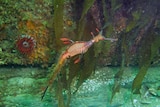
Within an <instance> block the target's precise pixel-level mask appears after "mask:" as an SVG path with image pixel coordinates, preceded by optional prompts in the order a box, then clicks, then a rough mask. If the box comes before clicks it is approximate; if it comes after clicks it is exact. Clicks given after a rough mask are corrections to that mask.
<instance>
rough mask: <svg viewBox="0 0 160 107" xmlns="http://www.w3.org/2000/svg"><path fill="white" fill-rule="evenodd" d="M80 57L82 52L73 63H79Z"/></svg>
mask: <svg viewBox="0 0 160 107" xmlns="http://www.w3.org/2000/svg"><path fill="white" fill-rule="evenodd" d="M82 57H83V54H81V55H79V57H78V58H76V59H75V60H74V64H77V63H79V62H80V61H81V59H82Z"/></svg>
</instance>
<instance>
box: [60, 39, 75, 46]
mask: <svg viewBox="0 0 160 107" xmlns="http://www.w3.org/2000/svg"><path fill="white" fill-rule="evenodd" d="M60 40H61V41H62V42H63V44H65V45H68V44H71V43H74V41H73V40H71V39H69V38H60Z"/></svg>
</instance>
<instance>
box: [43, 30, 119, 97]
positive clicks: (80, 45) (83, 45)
mask: <svg viewBox="0 0 160 107" xmlns="http://www.w3.org/2000/svg"><path fill="white" fill-rule="evenodd" d="M101 40H110V41H111V42H113V41H117V39H113V38H105V37H104V36H102V34H101V32H100V33H99V34H98V35H97V36H95V37H94V38H93V39H91V40H90V41H76V42H73V41H72V40H70V39H68V38H61V41H62V42H63V43H64V44H70V45H69V47H68V48H67V49H66V50H65V51H64V52H63V53H62V54H61V56H60V57H59V60H58V63H57V64H56V66H55V68H54V72H53V74H52V75H51V78H50V79H49V81H48V84H47V87H46V88H45V90H44V92H43V94H42V99H43V97H44V95H45V93H46V91H47V89H48V87H49V86H50V85H52V83H53V82H54V80H55V79H56V77H57V75H58V73H59V72H60V71H61V68H62V67H63V66H64V65H65V63H66V61H67V59H69V58H71V57H73V56H76V55H82V54H84V53H86V52H87V51H88V49H89V48H90V47H91V46H92V45H93V44H94V43H95V42H99V41H101ZM79 61H80V58H78V59H77V60H75V62H74V63H78V62H79Z"/></svg>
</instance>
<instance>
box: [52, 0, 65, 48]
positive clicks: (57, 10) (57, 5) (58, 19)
mask: <svg viewBox="0 0 160 107" xmlns="http://www.w3.org/2000/svg"><path fill="white" fill-rule="evenodd" d="M53 4H54V31H55V37H56V44H57V48H59V47H61V46H62V44H61V42H60V41H59V40H60V37H61V36H62V34H63V15H64V0H54V3H53Z"/></svg>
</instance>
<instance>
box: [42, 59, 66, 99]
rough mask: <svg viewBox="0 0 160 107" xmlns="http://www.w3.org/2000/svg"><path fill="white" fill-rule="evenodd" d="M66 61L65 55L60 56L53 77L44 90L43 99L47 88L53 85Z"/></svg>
mask: <svg viewBox="0 0 160 107" xmlns="http://www.w3.org/2000/svg"><path fill="white" fill-rule="evenodd" d="M65 62H66V59H65V58H63V57H60V59H59V61H58V63H57V65H56V66H55V68H54V72H53V73H52V74H51V78H50V79H49V81H48V84H47V86H46V88H45V90H44V91H43V93H42V96H41V100H43V98H44V96H45V93H46V91H47V89H48V88H49V86H51V85H52V83H53V82H54V80H55V79H56V77H57V75H58V73H59V72H60V70H61V68H62V67H63V65H64V64H65Z"/></svg>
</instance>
